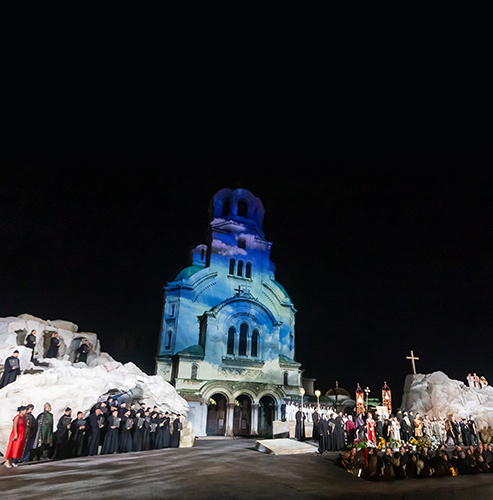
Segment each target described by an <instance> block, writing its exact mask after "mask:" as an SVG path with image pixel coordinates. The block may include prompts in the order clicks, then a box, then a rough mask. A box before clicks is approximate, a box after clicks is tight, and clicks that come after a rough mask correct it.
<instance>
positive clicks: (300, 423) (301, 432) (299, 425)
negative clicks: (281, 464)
mask: <svg viewBox="0 0 493 500" xmlns="http://www.w3.org/2000/svg"><path fill="white" fill-rule="evenodd" d="M295 417H296V429H295V433H294V437H295V438H296V439H297V440H298V441H304V440H305V418H306V416H305V414H304V413H303V411H302V410H298V411H297V412H296V415H295Z"/></svg>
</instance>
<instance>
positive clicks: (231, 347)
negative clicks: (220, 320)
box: [228, 326, 236, 354]
mask: <svg viewBox="0 0 493 500" xmlns="http://www.w3.org/2000/svg"><path fill="white" fill-rule="evenodd" d="M235 333H236V330H235V327H234V326H232V327H230V329H229V330H228V354H234V353H235Z"/></svg>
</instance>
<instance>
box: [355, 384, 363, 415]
mask: <svg viewBox="0 0 493 500" xmlns="http://www.w3.org/2000/svg"><path fill="white" fill-rule="evenodd" d="M356 413H357V414H360V413H361V414H362V415H364V414H365V395H364V393H363V390H362V389H361V387H360V385H359V384H358V387H357V388H356Z"/></svg>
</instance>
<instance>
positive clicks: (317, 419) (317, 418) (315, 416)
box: [312, 410, 320, 440]
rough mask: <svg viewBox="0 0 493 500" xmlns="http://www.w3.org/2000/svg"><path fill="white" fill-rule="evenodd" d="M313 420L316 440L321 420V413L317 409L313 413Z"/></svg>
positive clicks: (314, 438)
mask: <svg viewBox="0 0 493 500" xmlns="http://www.w3.org/2000/svg"><path fill="white" fill-rule="evenodd" d="M312 421H313V432H312V436H313V440H316V439H317V438H318V424H319V422H320V415H319V414H318V411H317V410H315V411H314V412H313V414H312Z"/></svg>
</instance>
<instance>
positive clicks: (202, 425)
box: [156, 189, 301, 436]
mask: <svg viewBox="0 0 493 500" xmlns="http://www.w3.org/2000/svg"><path fill="white" fill-rule="evenodd" d="M263 218H264V207H263V205H262V202H261V201H260V199H258V198H256V197H255V196H254V195H253V194H252V193H250V192H249V191H247V190H245V189H236V190H234V191H233V190H231V189H222V190H221V191H219V192H218V193H216V195H215V196H214V197H213V199H212V201H211V206H210V230H209V235H208V241H207V244H203V245H199V246H197V247H196V248H194V249H193V250H192V262H191V265H190V266H189V267H186V268H185V269H183V270H182V271H181V272H180V273H179V274H178V275H177V276H176V277H175V278H174V279H173V280H172V281H171V282H169V283H168V285H167V286H166V287H165V300H164V311H163V321H162V330H161V336H160V343H159V352H158V356H157V357H156V373H157V374H158V375H161V376H163V377H164V378H165V379H166V380H167V381H168V382H170V383H172V384H173V385H174V386H175V388H176V390H177V391H178V393H179V394H180V395H181V396H182V397H184V398H185V399H186V400H187V401H188V404H189V406H190V411H189V413H188V417H187V418H188V420H190V422H191V423H192V425H193V427H194V431H195V435H196V436H206V435H226V436H233V435H269V434H271V433H272V421H273V420H276V419H280V405H281V403H282V400H283V399H291V398H295V397H296V396H298V397H299V391H300V379H301V369H300V364H299V363H297V362H296V361H295V313H296V309H295V308H294V305H293V303H292V301H291V299H290V297H289V295H288V294H287V292H286V290H284V288H283V286H282V285H281V284H280V283H278V282H277V281H276V279H275V267H274V264H273V263H272V262H271V260H270V249H271V246H272V243H271V242H269V241H267V240H266V239H265V236H264V233H263V230H262V223H263Z"/></svg>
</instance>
